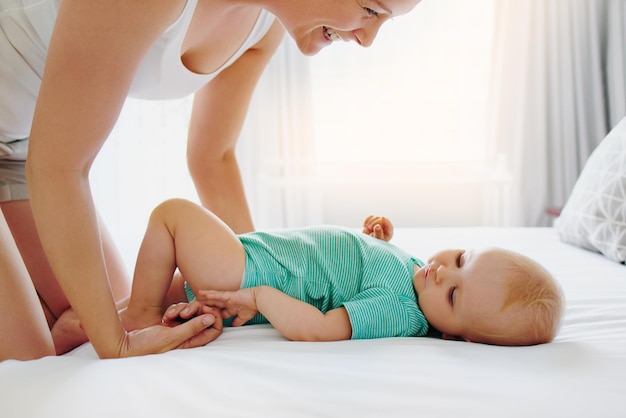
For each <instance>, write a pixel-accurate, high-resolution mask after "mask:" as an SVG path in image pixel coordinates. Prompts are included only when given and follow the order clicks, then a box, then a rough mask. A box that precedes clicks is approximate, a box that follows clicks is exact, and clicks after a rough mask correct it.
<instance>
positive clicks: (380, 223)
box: [363, 215, 393, 242]
mask: <svg viewBox="0 0 626 418" xmlns="http://www.w3.org/2000/svg"><path fill="white" fill-rule="evenodd" d="M363 233H364V234H367V235H370V236H372V237H374V238H378V239H380V240H383V241H387V242H389V241H390V240H391V238H392V237H393V224H392V223H391V221H390V220H389V219H387V218H385V217H384V216H374V215H370V216H368V217H367V218H365V220H364V221H363Z"/></svg>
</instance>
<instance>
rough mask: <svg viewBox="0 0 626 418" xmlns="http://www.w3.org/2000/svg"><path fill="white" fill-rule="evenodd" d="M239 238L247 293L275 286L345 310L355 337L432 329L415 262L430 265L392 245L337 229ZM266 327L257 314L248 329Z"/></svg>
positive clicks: (410, 333) (318, 228)
mask: <svg viewBox="0 0 626 418" xmlns="http://www.w3.org/2000/svg"><path fill="white" fill-rule="evenodd" d="M239 239H240V240H241V243H242V244H243V246H244V248H245V251H246V266H245V272H244V277H243V280H242V284H241V287H242V288H248V287H255V286H271V287H274V288H276V289H279V290H281V291H282V292H284V293H286V294H287V295H289V296H291V297H293V298H295V299H298V300H301V301H304V302H307V303H309V304H311V305H313V306H315V307H316V308H318V309H319V310H320V311H322V312H324V313H325V312H328V311H329V310H332V309H335V308H339V307H341V306H344V307H345V308H346V310H347V312H348V316H349V317H350V323H351V325H352V338H353V339H366V338H385V337H411V336H423V335H425V334H426V332H427V330H428V323H427V322H426V318H425V317H424V315H423V313H422V312H421V310H420V309H419V307H418V304H417V296H416V293H415V290H414V288H413V268H414V265H415V264H417V265H418V266H420V267H421V266H423V264H424V263H423V262H422V261H420V260H418V259H416V258H414V257H412V256H410V255H409V254H407V253H406V252H404V251H403V250H401V249H399V248H398V247H396V246H394V245H392V244H389V243H388V242H385V241H383V240H379V239H376V238H373V237H370V236H369V235H365V234H363V233H359V232H355V231H352V230H349V229H346V228H341V227H336V226H315V227H307V228H299V229H291V230H281V231H275V232H251V233H247V234H242V235H239ZM188 290H189V291H190V289H189V288H188ZM189 296H190V299H193V293H190V294H189ZM267 322H268V321H267V320H266V319H265V318H264V317H263V316H262V315H261V314H259V315H257V316H256V317H254V318H253V319H252V320H251V321H249V322H248V324H258V323H267Z"/></svg>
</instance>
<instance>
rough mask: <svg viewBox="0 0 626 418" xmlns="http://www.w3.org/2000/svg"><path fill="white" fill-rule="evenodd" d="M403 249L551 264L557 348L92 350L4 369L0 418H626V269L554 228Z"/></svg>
mask: <svg viewBox="0 0 626 418" xmlns="http://www.w3.org/2000/svg"><path fill="white" fill-rule="evenodd" d="M394 242H395V243H396V244H397V245H399V246H401V247H403V248H405V249H406V250H409V251H410V252H412V253H414V254H415V255H416V256H418V257H420V258H424V259H426V258H427V257H428V256H429V255H430V254H432V253H433V252H435V251H436V250H439V249H442V248H450V247H482V246H503V247H506V248H510V249H513V250H517V251H520V252H523V253H524V254H527V255H529V256H531V257H533V258H535V259H537V260H538V261H540V262H542V263H543V264H544V265H545V266H546V267H547V268H548V269H550V270H551V271H552V272H553V273H554V274H555V275H556V277H557V279H558V280H559V282H560V283H561V286H562V287H563V290H564V292H565V295H566V300H567V305H566V311H565V317H564V322H563V326H562V329H561V331H560V333H559V334H558V336H557V338H556V340H555V341H554V342H553V343H551V344H546V345H540V346H534V347H492V346H487V345H481V344H473V343H465V342H454V341H442V340H439V339H434V338H396V339H381V340H369V341H342V342H335V343H298V342H289V341H286V340H285V339H284V338H282V337H281V336H280V335H279V334H278V333H277V332H276V331H275V330H274V329H273V328H272V327H270V326H263V325H257V326H248V327H242V328H231V329H227V330H226V331H225V332H224V334H223V335H222V336H220V338H219V339H218V340H216V341H215V342H213V343H211V344H209V345H207V346H205V347H201V348H196V349H191V350H177V351H173V352H169V353H165V354H162V355H152V356H145V357H138V358H129V359H119V360H98V359H97V356H96V354H95V352H94V351H93V348H92V347H91V345H89V344H86V345H83V346H81V347H79V348H78V349H76V350H74V351H73V352H71V353H70V354H68V355H65V356H62V357H56V358H54V357H49V358H44V359H41V360H36V361H29V362H19V361H5V362H3V363H0V416H1V417H5V418H9V417H40V416H41V417H46V416H66V417H81V418H82V417H114V416H119V417H129V416H134V417H147V416H150V417H160V416H186V417H197V416H214V417H270V416H279V417H344V416H345V417H348V416H349V417H353V416H354V417H379V416H397V417H405V416H406V417H414V416H425V417H459V416H465V417H467V416H470V417H471V416H481V417H486V416H487V417H491V416H494V417H495V416H497V417H529V416H534V417H561V416H562V417H625V416H626V266H624V265H620V264H617V263H615V262H612V261H610V260H608V259H606V258H604V257H602V256H601V255H598V254H594V253H591V252H588V251H585V250H582V249H579V248H576V247H573V246H570V245H567V244H563V243H561V242H560V240H559V238H558V235H557V233H556V231H555V230H553V229H551V228H450V229H446V228H437V229H427V228H419V229H398V230H397V231H396V236H395V237H394Z"/></svg>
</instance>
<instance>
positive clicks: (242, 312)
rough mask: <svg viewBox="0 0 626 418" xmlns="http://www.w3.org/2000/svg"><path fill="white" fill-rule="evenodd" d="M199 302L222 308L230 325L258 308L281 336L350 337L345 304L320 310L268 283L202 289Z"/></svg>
mask: <svg viewBox="0 0 626 418" xmlns="http://www.w3.org/2000/svg"><path fill="white" fill-rule="evenodd" d="M197 298H198V300H199V301H200V302H202V303H205V304H207V305H210V306H215V307H217V308H221V309H223V315H222V316H223V317H224V318H230V317H231V316H236V318H235V319H234V320H233V326H239V325H243V324H245V323H246V322H247V321H249V320H250V319H252V318H253V317H254V316H255V315H256V314H257V313H258V312H260V313H261V314H262V315H263V316H265V318H267V320H268V321H269V322H270V323H271V324H272V325H273V326H274V328H276V329H277V330H278V332H280V333H281V334H282V335H283V336H284V337H286V338H288V339H290V340H294V341H338V340H349V339H350V338H351V336H352V325H351V324H350V318H349V316H348V312H347V311H346V309H345V308H343V307H342V308H337V309H333V310H331V311H328V312H326V313H325V314H324V313H322V312H321V311H320V310H319V309H317V308H316V307H314V306H313V305H310V304H308V303H305V302H302V301H299V300H297V299H294V298H292V297H291V296H288V295H286V294H285V293H283V292H281V291H280V290H277V289H274V288H273V287H269V286H259V287H252V288H248V289H240V290H237V291H235V292H219V291H213V290H201V291H199V292H198V295H197Z"/></svg>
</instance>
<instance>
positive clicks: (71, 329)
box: [50, 308, 89, 356]
mask: <svg viewBox="0 0 626 418" xmlns="http://www.w3.org/2000/svg"><path fill="white" fill-rule="evenodd" d="M50 333H51V334H52V340H53V341H54V348H55V349H56V354H57V356H60V355H61V354H65V353H67V352H69V351H70V350H73V349H74V348H76V347H78V346H79V345H81V344H84V343H86V342H87V341H89V339H88V338H87V334H85V331H84V330H83V328H82V327H81V326H80V320H79V319H78V315H76V312H75V311H74V310H73V309H72V308H69V309H67V310H66V311H65V312H63V313H62V314H61V316H59V319H57V321H56V322H55V323H54V325H53V326H52V329H51V330H50Z"/></svg>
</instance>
